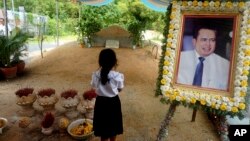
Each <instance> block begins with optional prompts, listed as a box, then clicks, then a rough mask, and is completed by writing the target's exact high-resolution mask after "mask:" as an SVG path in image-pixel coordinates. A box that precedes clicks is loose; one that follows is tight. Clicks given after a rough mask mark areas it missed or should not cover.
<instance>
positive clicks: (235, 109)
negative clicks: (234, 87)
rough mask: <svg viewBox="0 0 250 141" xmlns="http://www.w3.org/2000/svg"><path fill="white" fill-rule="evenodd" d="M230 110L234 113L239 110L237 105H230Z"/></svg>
mask: <svg viewBox="0 0 250 141" xmlns="http://www.w3.org/2000/svg"><path fill="white" fill-rule="evenodd" d="M231 111H232V112H234V113H237V112H238V111H239V110H238V108H237V107H232V109H231Z"/></svg>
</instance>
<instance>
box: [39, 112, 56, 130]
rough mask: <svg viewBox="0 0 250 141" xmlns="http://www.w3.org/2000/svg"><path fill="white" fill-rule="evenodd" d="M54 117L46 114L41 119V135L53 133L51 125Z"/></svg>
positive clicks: (48, 113)
mask: <svg viewBox="0 0 250 141" xmlns="http://www.w3.org/2000/svg"><path fill="white" fill-rule="evenodd" d="M54 120H55V117H54V115H53V114H52V113H51V112H47V113H46V114H45V116H44V117H43V119H42V122H41V126H42V133H43V134H45V135H50V134H51V133H52V132H53V123H54Z"/></svg>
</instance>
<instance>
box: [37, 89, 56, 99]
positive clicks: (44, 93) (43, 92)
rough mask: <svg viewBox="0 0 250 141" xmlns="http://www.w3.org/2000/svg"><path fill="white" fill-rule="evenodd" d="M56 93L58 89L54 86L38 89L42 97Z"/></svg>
mask: <svg viewBox="0 0 250 141" xmlns="http://www.w3.org/2000/svg"><path fill="white" fill-rule="evenodd" d="M55 93H56V90H55V89H52V88H46V89H41V90H39V91H38V95H39V96H40V97H45V96H47V97H50V96H51V95H53V94H55Z"/></svg>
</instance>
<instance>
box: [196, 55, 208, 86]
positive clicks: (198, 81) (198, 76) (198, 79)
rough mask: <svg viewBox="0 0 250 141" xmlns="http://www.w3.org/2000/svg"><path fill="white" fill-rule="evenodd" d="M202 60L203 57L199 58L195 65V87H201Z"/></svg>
mask: <svg viewBox="0 0 250 141" xmlns="http://www.w3.org/2000/svg"><path fill="white" fill-rule="evenodd" d="M204 60H205V58H204V57H199V63H198V64H197V67H196V70H195V75H194V80H193V85H195V86H201V82H202V73H203V61H204Z"/></svg>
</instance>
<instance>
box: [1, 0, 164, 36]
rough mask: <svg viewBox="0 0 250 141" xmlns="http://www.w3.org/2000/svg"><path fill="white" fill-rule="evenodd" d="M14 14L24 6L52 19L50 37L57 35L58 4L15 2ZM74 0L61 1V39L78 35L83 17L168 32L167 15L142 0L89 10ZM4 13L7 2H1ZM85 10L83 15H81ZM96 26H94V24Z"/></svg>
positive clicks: (119, 0) (41, 0) (104, 24)
mask: <svg viewBox="0 0 250 141" xmlns="http://www.w3.org/2000/svg"><path fill="white" fill-rule="evenodd" d="M13 1H14V10H15V11H19V6H24V8H25V12H27V13H34V14H38V15H42V16H48V18H49V21H48V22H47V27H48V28H47V31H46V34H47V35H56V18H57V15H56V0H13ZM73 1H74V0H58V7H59V15H58V18H59V29H60V35H73V34H76V33H77V32H76V29H77V27H78V26H79V13H81V15H80V17H81V20H94V23H100V27H101V28H104V27H107V26H109V25H112V24H118V25H120V26H122V27H124V28H125V29H127V27H128V26H129V24H130V23H132V22H133V21H135V22H137V21H140V23H143V22H145V21H147V24H144V25H143V29H145V28H147V29H152V30H157V31H160V32H162V31H163V28H164V21H163V18H164V13H159V12H155V11H153V10H151V9H149V8H147V7H145V5H143V4H142V3H141V2H140V0H114V1H113V2H112V3H110V4H108V5H105V6H100V7H96V6H87V5H85V4H84V2H83V3H81V4H80V3H79V2H73ZM0 8H2V9H3V1H0ZM7 9H8V10H12V3H11V0H7ZM79 9H81V12H80V11H79ZM92 23H93V22H92Z"/></svg>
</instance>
